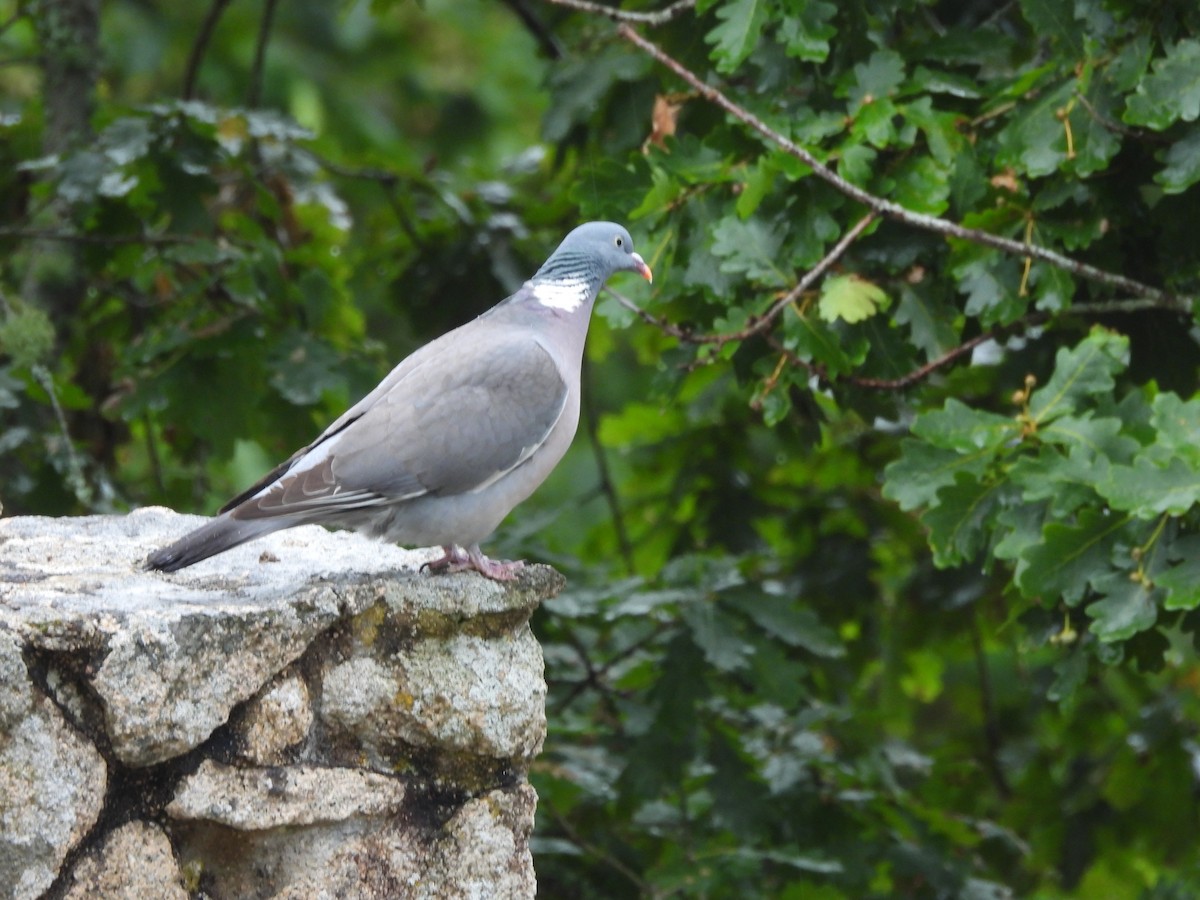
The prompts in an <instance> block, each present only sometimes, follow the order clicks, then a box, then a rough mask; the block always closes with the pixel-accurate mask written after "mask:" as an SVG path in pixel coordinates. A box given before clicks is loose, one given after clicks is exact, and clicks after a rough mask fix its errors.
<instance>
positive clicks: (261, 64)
mask: <svg viewBox="0 0 1200 900" xmlns="http://www.w3.org/2000/svg"><path fill="white" fill-rule="evenodd" d="M278 5H279V0H265V3H264V4H263V14H262V22H260V23H259V26H258V38H257V39H256V40H255V42H254V63H253V65H252V66H251V67H250V86H249V88H248V89H247V90H246V106H247V107H248V108H250V109H257V108H258V105H259V103H260V102H261V101H262V87H263V70H264V69H265V68H266V64H267V42H268V41H269V40H270V38H271V26H272V25H273V24H274V22H275V8H276V7H277V6H278Z"/></svg>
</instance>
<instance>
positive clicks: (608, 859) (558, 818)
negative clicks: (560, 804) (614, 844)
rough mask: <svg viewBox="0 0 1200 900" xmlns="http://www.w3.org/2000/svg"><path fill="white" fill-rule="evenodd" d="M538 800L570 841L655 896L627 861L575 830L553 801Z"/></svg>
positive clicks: (643, 894)
mask: <svg viewBox="0 0 1200 900" xmlns="http://www.w3.org/2000/svg"><path fill="white" fill-rule="evenodd" d="M538 802H539V804H540V805H541V806H542V807H544V808H545V809H546V810H548V811H549V813H550V815H551V816H553V817H554V821H555V822H557V823H558V827H559V828H561V829H562V831H563V834H565V835H566V836H567V840H568V841H570V842H571V843H572V844H574V845H575V846H576V847H578V848H579V849H580V850H582V851H583V852H584V853H587V854H590V855H591V856H594V857H595V858H596V859H598V860H599V861H600V862H602V863H604V864H606V865H608V866H610V867H612V868H613V869H615V870H616V871H618V872H620V873H621V874H622V875H624V876H625V877H626V878H628V879H629V880H630V881H631V882H633V885H634V887H636V888H637V890H638V892H639V893H640V894H641V895H642V896H643V897H649V896H653V892H652V891H651V888H650V885H649V884H647V883H646V882H645V881H643V880H642V878H641V877H640V876H639V875H638V873H637V872H635V871H633V869H631V868H629V866H627V865H625V863H623V862H621V860H619V859H617V857H615V856H613V855H612V854H611V853H609V852H608V851H607V850H604V849H602V848H600V847H597V846H596V845H595V844H592V843H590V842H589V841H587V840H586V839H585V838H584V837H583V836H582V835H581V834H580V833H579V832H578V831H576V830H575V827H574V826H573V825H572V824H571V823H570V822H569V821H568V820H567V817H566V816H564V815H563V814H562V813H560V812H559V811H558V810H557V809H556V808H555V807H554V804H553V803H551V802H550V801H549V799H547V798H545V797H542V798H539V800H538Z"/></svg>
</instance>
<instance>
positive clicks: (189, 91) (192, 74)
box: [179, 0, 229, 100]
mask: <svg viewBox="0 0 1200 900" xmlns="http://www.w3.org/2000/svg"><path fill="white" fill-rule="evenodd" d="M227 6H229V0H213V4H212V6H210V7H209V8H208V15H206V16H205V17H204V21H203V22H201V23H200V30H199V32H197V34H196V40H195V42H194V43H193V44H192V52H191V53H189V54H188V61H187V67H186V68H185V69H184V70H183V89H182V90H181V91H180V92H179V93H180V96H181V97H182V98H183V99H184V100H191V99H192V97H194V96H195V94H196V81H197V79H198V78H199V77H200V63H201V62H202V61H203V59H204V54H205V52H206V51H207V50H208V42H209V41H211V40H212V36H213V32H214V31H216V28H217V22H219V21H220V20H221V16H222V14H224V12H225V8H226V7H227Z"/></svg>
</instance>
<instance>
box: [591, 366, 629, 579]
mask: <svg viewBox="0 0 1200 900" xmlns="http://www.w3.org/2000/svg"><path fill="white" fill-rule="evenodd" d="M583 380H584V382H585V384H586V385H588V389H587V390H584V391H583V392H582V393H583V419H584V425H585V427H586V428H587V436H588V443H590V444H591V445H592V455H593V456H594V457H595V458H596V473H597V475H598V476H599V478H600V493H601V494H602V495H603V497H604V500H605V502H606V503H607V504H608V511H609V515H610V516H611V517H612V523H613V530H614V531H615V532H616V535H617V548H618V549H619V550H620V552H621V560H622V562H624V563H625V571H626V572H627V573H629V574H631V575H632V574H633V572H634V563H633V544H632V543H630V541H629V530H628V529H627V528H626V527H625V516H624V515H623V514H622V512H621V498H620V497H618V496H617V487H616V484H614V482H613V479H612V474H611V473H610V472H609V470H608V456H607V455H606V454H605V452H604V447H603V446H601V444H600V434H599V431H598V423H597V420H598V419H599V416H598V415H597V414H596V405H595V403H594V401H593V400H592V396H593V392H592V390H591V388H590V385H591V380H592V379H591V366H589V365H588V361H587V357H586V356H585V357H584V359H583Z"/></svg>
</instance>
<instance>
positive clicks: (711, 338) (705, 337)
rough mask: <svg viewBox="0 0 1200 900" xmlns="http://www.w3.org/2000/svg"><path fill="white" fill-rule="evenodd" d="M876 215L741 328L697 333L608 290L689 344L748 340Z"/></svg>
mask: <svg viewBox="0 0 1200 900" xmlns="http://www.w3.org/2000/svg"><path fill="white" fill-rule="evenodd" d="M875 218H876V215H875V213H874V212H869V213H867V214H866V215H865V216H863V217H862V218H861V219H859V220H858V221H857V222H855V223H854V225H853V226H852V227H851V228H850V230H849V231H847V232H846V233H845V234H844V235H842V237H841V239H840V240H839V241H838V242H837V243H836V244H834V245H833V247H832V248H831V249H830V251H829V252H828V253H826V254H825V255H824V256H823V257H822V258H821V259H820V261H819V262H818V263H817V264H816V265H815V266H813V267H812V268H811V269H809V270H808V271H807V272H805V273H804V276H803V277H802V278H801V279H800V280H799V281H798V282H797V283H796V286H795V287H793V288H792V289H791V290H790V291H788V292H787V293H786V294H784V295H783V296H782V297H780V298H779V299H778V300H776V301H775V302H774V303H772V304H771V306H770V307H769V308H768V309H767V311H766V312H765V313H763V314H762V315H761V316H752V317H751V318H750V324H748V325H747V326H746V327H745V328H742V329H740V330H738V331H725V332H718V333H715V334H703V333H697V332H694V331H692V330H690V329H687V328H681V327H679V326H678V325H675V324H673V323H671V322H668V321H666V320H665V319H660V318H659V317H658V316H656V315H654V314H653V313H651V312H647V311H646V310H644V309H642V308H641V307H640V306H638V305H637V304H636V303H634V302H633V301H632V300H630V299H629V298H628V297H626V296H625V295H624V294H620V293H617V292H616V291H614V290H613V289H612V288H610V287H606V288H605V290H606V291H607V292H608V293H609V294H611V295H612V297H613V298H614V299H615V300H616V301H617V302H618V303H620V304H621V305H622V306H624V307H625V308H626V309H628V310H630V311H632V312H633V313H635V314H636V315H637V316H638V317H639V318H641V320H642V321H643V322H646V323H647V324H649V325H653V326H654V327H655V328H658V329H659V330H660V331H662V332H663V333H664V334H668V335H670V336H671V337H674V338H678V339H679V340H680V341H683V342H684V343H685V344H716V345H717V346H722V345H724V344H728V343H729V342H730V341H744V340H746V338H749V337H753V336H754V335H756V334H762V333H763V332H764V331H766V330H767V329H768V328H770V327H771V326H772V325H774V324H775V320H776V319H778V318H779V315H780V313H782V312H783V311H784V310H785V309H787V308H788V307H789V306H791V305H792V304H793V303H795V302H796V300H798V299H799V298H800V297H801V296H802V295H803V294H804V292H805V291H807V290H808V289H809V288H811V287H812V286H813V285H814V284H815V283H816V281H817V279H818V278H820V277H821V276H822V275H824V274H825V272H827V271H828V270H829V267H830V266H832V265H833V264H834V263H835V262H837V260H838V259H839V258H840V257H841V256H842V254H843V253H845V252H846V251H847V250H848V249H849V248H850V245H851V244H852V243H854V241H855V240H856V239H857V238H858V236H859V235H861V234H862V233H863V231H865V230H866V228H867V226H868V225H870V224H871V223H872V222H874V221H875Z"/></svg>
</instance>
